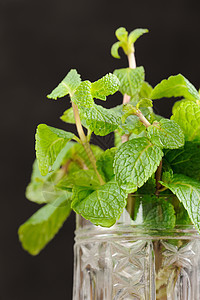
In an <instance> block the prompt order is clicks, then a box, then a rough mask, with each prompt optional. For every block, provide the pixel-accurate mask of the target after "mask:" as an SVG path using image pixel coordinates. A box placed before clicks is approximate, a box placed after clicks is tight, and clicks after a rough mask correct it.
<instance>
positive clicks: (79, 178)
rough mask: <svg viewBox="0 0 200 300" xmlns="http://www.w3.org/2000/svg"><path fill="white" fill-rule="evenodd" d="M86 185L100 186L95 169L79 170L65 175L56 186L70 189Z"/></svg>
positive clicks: (94, 187) (90, 186)
mask: <svg viewBox="0 0 200 300" xmlns="http://www.w3.org/2000/svg"><path fill="white" fill-rule="evenodd" d="M75 185H76V186H86V187H89V188H93V189H96V188H98V186H99V180H98V177H97V175H96V173H95V171H93V170H79V171H77V172H73V173H70V174H67V175H65V176H64V177H63V178H62V179H61V180H60V181H59V182H58V183H57V184H56V187H57V188H59V189H62V190H66V189H67V190H68V188H73V187H74V186H75Z"/></svg>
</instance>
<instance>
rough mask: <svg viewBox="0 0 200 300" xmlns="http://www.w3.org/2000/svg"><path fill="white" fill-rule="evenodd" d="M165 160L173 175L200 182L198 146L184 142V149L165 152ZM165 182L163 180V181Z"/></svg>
mask: <svg viewBox="0 0 200 300" xmlns="http://www.w3.org/2000/svg"><path fill="white" fill-rule="evenodd" d="M165 159H166V160H167V161H168V163H169V164H170V166H171V167H172V169H173V171H174V173H178V174H184V175H187V176H189V177H192V178H194V179H197V180H200V145H199V144H196V143H192V142H186V143H185V146H184V148H181V149H177V150H173V151H166V153H165ZM163 181H165V180H163Z"/></svg>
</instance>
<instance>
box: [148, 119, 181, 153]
mask: <svg viewBox="0 0 200 300" xmlns="http://www.w3.org/2000/svg"><path fill="white" fill-rule="evenodd" d="M147 132H148V133H147V135H148V137H149V139H150V140H151V142H152V144H154V145H156V146H158V147H161V148H166V149H177V148H180V147H182V146H183V145H184V142H185V140H184V133H183V131H182V129H181V127H180V126H179V125H178V124H177V123H176V122H174V121H171V120H168V119H161V120H160V121H159V122H157V121H155V122H154V123H153V124H152V125H151V126H149V127H148V128H147Z"/></svg>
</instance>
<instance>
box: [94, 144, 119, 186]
mask: <svg viewBox="0 0 200 300" xmlns="http://www.w3.org/2000/svg"><path fill="white" fill-rule="evenodd" d="M116 150H117V148H115V147H113V148H111V149H107V150H106V151H105V152H104V153H103V154H102V155H101V156H100V157H99V159H98V160H97V163H96V165H97V170H98V171H99V173H100V175H102V176H103V178H104V179H105V180H106V182H107V181H110V180H111V179H112V178H113V177H114V172H113V162H114V156H115V153H116Z"/></svg>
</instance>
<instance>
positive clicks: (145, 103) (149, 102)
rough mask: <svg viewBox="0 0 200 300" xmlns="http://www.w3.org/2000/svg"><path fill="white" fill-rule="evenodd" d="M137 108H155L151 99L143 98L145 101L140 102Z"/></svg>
mask: <svg viewBox="0 0 200 300" xmlns="http://www.w3.org/2000/svg"><path fill="white" fill-rule="evenodd" d="M136 107H137V108H140V107H153V103H152V100H151V99H147V98H143V99H140V100H139V102H138V103H137V105H136Z"/></svg>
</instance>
